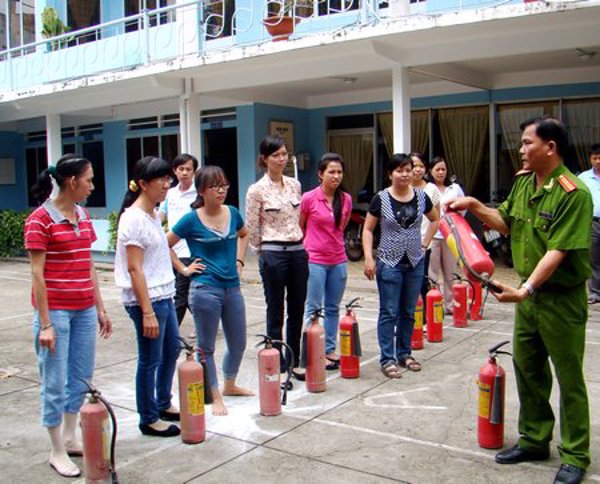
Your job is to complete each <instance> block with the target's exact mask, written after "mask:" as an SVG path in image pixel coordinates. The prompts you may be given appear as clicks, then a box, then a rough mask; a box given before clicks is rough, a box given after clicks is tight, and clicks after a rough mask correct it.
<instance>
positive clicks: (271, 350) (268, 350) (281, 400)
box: [256, 334, 294, 417]
mask: <svg viewBox="0 0 600 484" xmlns="http://www.w3.org/2000/svg"><path fill="white" fill-rule="evenodd" d="M257 336H258V337H259V338H262V341H259V342H258V343H257V344H256V347H257V348H259V347H261V346H262V348H261V349H260V350H258V358H257V359H258V398H259V402H260V414H261V415H265V416H267V417H271V416H275V415H280V414H281V406H282V405H285V404H286V403H287V392H288V390H291V388H292V382H291V381H290V380H291V378H292V369H293V368H294V353H293V351H292V349H291V348H290V347H289V346H288V345H287V344H286V343H284V342H283V341H279V340H273V339H271V338H270V337H269V336H267V335H265V334H259V335H257ZM274 343H278V344H280V345H282V346H283V347H285V350H286V352H285V354H286V355H287V357H286V358H285V363H286V366H287V378H286V380H285V382H284V383H283V385H282V384H281V380H280V377H279V374H280V368H281V366H280V359H281V354H280V353H279V350H278V349H277V348H275V347H274V346H273V344H274ZM282 389H283V396H281V390H282Z"/></svg>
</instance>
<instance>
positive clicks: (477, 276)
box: [444, 215, 502, 293]
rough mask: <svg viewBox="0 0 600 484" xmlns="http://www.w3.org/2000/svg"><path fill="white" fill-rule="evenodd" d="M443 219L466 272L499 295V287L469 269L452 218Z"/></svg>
mask: <svg viewBox="0 0 600 484" xmlns="http://www.w3.org/2000/svg"><path fill="white" fill-rule="evenodd" d="M444 219H445V220H446V222H447V223H448V227H450V231H451V232H452V235H453V236H454V240H455V241H456V249H457V251H458V257H459V258H460V261H461V262H462V264H463V265H464V266H465V267H466V268H467V271H469V273H470V274H471V275H473V277H475V279H477V280H478V281H480V282H481V285H482V286H483V287H486V288H487V287H489V289H490V291H492V292H495V293H501V292H502V289H501V288H500V287H498V286H497V285H496V284H494V283H493V282H492V281H491V280H490V278H489V277H486V276H484V275H483V274H480V273H479V272H477V271H476V270H475V269H473V267H471V265H470V264H469V262H468V261H467V259H466V257H465V254H464V252H463V249H462V244H461V241H460V235H459V233H458V229H457V228H456V225H455V224H454V220H452V217H449V216H448V215H446V216H444Z"/></svg>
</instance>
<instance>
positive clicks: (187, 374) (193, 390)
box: [177, 338, 206, 444]
mask: <svg viewBox="0 0 600 484" xmlns="http://www.w3.org/2000/svg"><path fill="white" fill-rule="evenodd" d="M180 341H181V342H182V344H183V348H184V350H185V353H186V359H185V361H184V362H182V363H181V364H180V365H179V368H178V370H177V376H178V379H179V404H180V406H181V408H180V410H179V412H180V423H181V440H182V441H183V442H184V443H186V444H199V443H200V442H204V439H205V438H206V419H205V416H204V403H205V402H204V400H205V383H206V382H205V381H204V371H203V368H202V365H201V364H200V363H199V362H198V361H196V359H195V358H194V354H195V350H194V347H193V346H192V345H190V344H188V343H187V342H186V341H185V340H184V339H183V338H180Z"/></svg>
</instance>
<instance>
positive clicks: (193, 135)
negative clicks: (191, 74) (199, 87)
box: [179, 78, 204, 165]
mask: <svg viewBox="0 0 600 484" xmlns="http://www.w3.org/2000/svg"><path fill="white" fill-rule="evenodd" d="M183 91H184V92H183V94H182V95H181V96H180V97H179V147H180V151H181V153H189V154H190V155H194V156H195V157H196V158H198V161H199V162H200V165H203V164H204V163H203V156H202V143H201V138H200V100H199V96H198V94H196V93H194V84H193V80H192V79H191V78H187V79H185V80H184V90H183Z"/></svg>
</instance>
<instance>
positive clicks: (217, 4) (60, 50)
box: [0, 0, 522, 93]
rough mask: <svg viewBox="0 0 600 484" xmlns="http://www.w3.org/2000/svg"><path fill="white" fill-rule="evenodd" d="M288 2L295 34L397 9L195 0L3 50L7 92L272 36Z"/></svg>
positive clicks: (337, 2)
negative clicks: (273, 15) (273, 16)
mask: <svg viewBox="0 0 600 484" xmlns="http://www.w3.org/2000/svg"><path fill="white" fill-rule="evenodd" d="M406 1H407V3H406V5H405V6H406V10H405V11H404V12H403V13H402V15H408V16H410V15H429V16H431V15H438V14H440V13H443V12H446V13H447V12H456V11H462V10H467V9H476V8H477V9H483V8H488V7H495V6H498V5H503V4H505V3H522V0H495V1H494V0H427V1H418V2H416V3H410V2H409V0H406ZM234 3H235V9H234V10H233V11H228V6H229V5H232V4H234ZM282 7H283V8H286V9H287V11H288V12H290V13H291V15H292V16H294V17H295V19H296V22H297V24H296V27H295V32H294V34H293V36H292V37H291V38H292V39H294V38H302V37H304V36H308V35H314V34H318V33H323V32H334V31H339V30H342V29H349V28H353V27H355V26H365V25H375V24H378V23H385V22H389V21H391V20H392V12H391V10H392V9H391V8H390V7H389V5H388V2H387V1H381V0H262V1H256V0H235V2H229V1H226V0H190V1H188V2H185V3H180V4H177V5H172V6H167V7H162V8H158V9H153V10H145V11H143V12H141V13H139V14H137V15H132V16H128V17H124V18H121V19H117V20H113V21H110V22H105V23H102V24H99V25H94V26H92V27H88V28H85V29H81V30H77V31H73V32H69V33H66V34H64V35H60V36H57V37H53V38H50V39H44V40H41V41H37V42H34V43H30V44H27V45H23V46H19V47H13V48H10V49H7V50H4V51H0V93H2V92H6V91H15V90H23V89H27V88H31V87H34V86H39V85H43V84H47V83H53V82H57V81H66V80H69V79H74V78H80V77H84V76H91V75H96V74H100V73H102V72H107V71H115V70H123V69H132V68H135V67H137V66H140V65H145V64H150V63H156V62H160V61H166V60H169V59H174V58H177V57H183V56H186V55H194V56H198V55H199V56H204V55H206V54H208V53H210V51H212V50H224V49H233V48H235V47H238V46H248V45H254V44H260V43H264V42H270V41H271V37H270V36H269V34H268V33H267V31H266V28H265V26H264V24H263V19H264V18H265V17H267V16H268V14H269V12H272V11H273V10H275V11H276V12H277V11H279V10H278V9H279V8H282ZM394 18H397V15H396V17H394ZM275 22H277V20H275Z"/></svg>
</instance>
